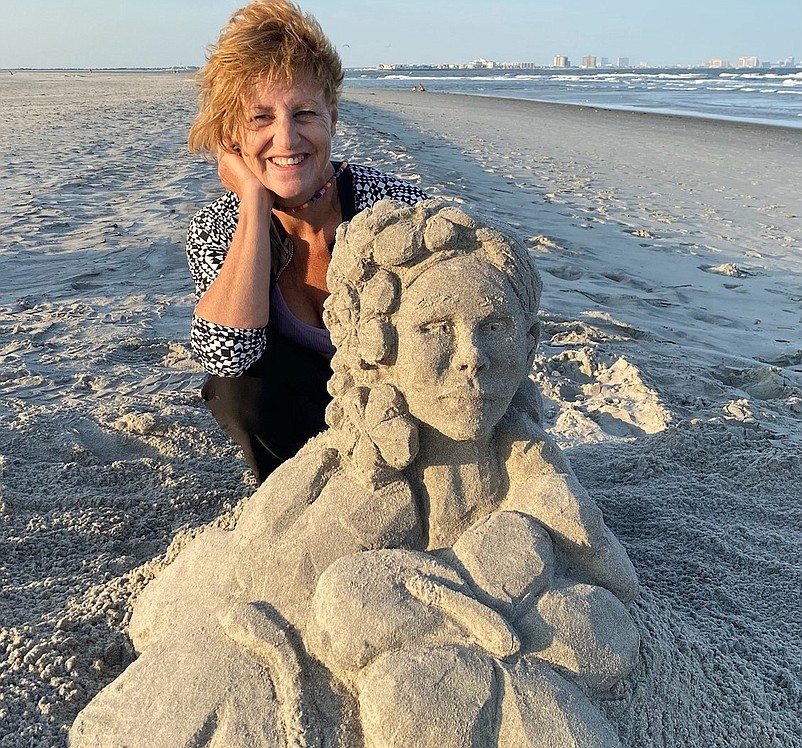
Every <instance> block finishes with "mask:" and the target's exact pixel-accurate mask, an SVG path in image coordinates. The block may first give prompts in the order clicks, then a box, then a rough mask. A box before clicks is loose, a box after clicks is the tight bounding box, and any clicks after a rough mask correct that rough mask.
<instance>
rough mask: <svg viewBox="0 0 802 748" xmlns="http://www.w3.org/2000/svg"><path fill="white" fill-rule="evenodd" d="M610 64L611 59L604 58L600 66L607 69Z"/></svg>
mask: <svg viewBox="0 0 802 748" xmlns="http://www.w3.org/2000/svg"><path fill="white" fill-rule="evenodd" d="M609 64H610V58H609V57H602V58H601V62H599V65H601V66H602V67H603V68H606V67H607V66H608V65H609Z"/></svg>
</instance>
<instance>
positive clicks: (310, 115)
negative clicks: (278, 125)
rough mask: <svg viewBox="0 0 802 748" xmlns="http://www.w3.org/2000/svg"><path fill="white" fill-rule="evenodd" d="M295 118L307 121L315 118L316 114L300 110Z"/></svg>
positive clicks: (308, 110) (309, 110)
mask: <svg viewBox="0 0 802 748" xmlns="http://www.w3.org/2000/svg"><path fill="white" fill-rule="evenodd" d="M295 116H296V118H298V119H301V120H308V119H312V118H313V117H316V116H317V112H313V111H312V110H311V109H302V110H301V111H300V112H296V113H295Z"/></svg>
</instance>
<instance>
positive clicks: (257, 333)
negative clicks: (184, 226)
mask: <svg viewBox="0 0 802 748" xmlns="http://www.w3.org/2000/svg"><path fill="white" fill-rule="evenodd" d="M238 215H239V200H238V199H237V196H236V195H234V194H233V193H228V194H226V195H224V196H223V197H221V198H220V199H219V200H216V201H215V202H213V203H212V204H211V205H207V206H206V207H205V208H203V209H201V210H200V211H198V213H196V214H195V216H194V217H193V218H192V220H191V221H190V223H189V229H188V230H187V263H188V264H189V271H190V273H191V274H192V280H193V281H194V283H195V298H196V299H199V298H200V297H201V296H202V295H203V293H204V292H205V291H206V289H207V288H209V286H210V285H211V284H212V281H214V279H215V278H216V277H217V275H218V273H219V272H220V268H221V267H222V266H223V261H224V260H225V258H226V255H227V254H228V248H229V247H230V246H231V240H232V239H233V237H234V231H235V230H236V228H237V218H238ZM266 339H267V333H266V331H265V328H256V329H249V328H239V327H225V326H223V325H218V324H215V323H214V322H209V321H208V320H205V319H202V318H200V317H198V316H197V315H194V316H193V318H192V329H191V332H190V344H191V346H192V352H193V353H194V354H195V357H196V358H197V360H198V361H199V362H200V364H201V366H203V368H204V369H205V370H206V371H207V372H208V373H209V374H214V375H215V376H218V377H237V376H240V375H241V374H243V373H244V372H245V370H246V369H248V368H249V367H250V366H251V365H252V364H254V363H255V362H256V361H257V360H258V359H259V357H260V356H261V355H262V353H263V352H264V349H265V341H266Z"/></svg>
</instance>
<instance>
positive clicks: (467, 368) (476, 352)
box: [454, 331, 490, 374]
mask: <svg viewBox="0 0 802 748" xmlns="http://www.w3.org/2000/svg"><path fill="white" fill-rule="evenodd" d="M456 342H457V350H456V355H455V357H454V363H455V364H456V366H457V368H458V369H459V370H460V371H461V372H464V373H466V374H475V373H476V372H478V371H480V370H481V369H484V368H485V367H486V366H487V365H488V363H489V362H490V361H489V359H488V357H487V354H486V353H485V351H484V350H483V348H482V346H481V344H480V342H479V341H478V340H477V337H476V335H475V334H474V333H473V331H466V332H464V333H463V334H461V335H459V336H458V338H457V341H456Z"/></svg>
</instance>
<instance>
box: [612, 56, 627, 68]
mask: <svg viewBox="0 0 802 748" xmlns="http://www.w3.org/2000/svg"><path fill="white" fill-rule="evenodd" d="M615 66H616V67H618V68H628V67H629V57H619V58H618V59H617V60H616V61H615Z"/></svg>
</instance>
